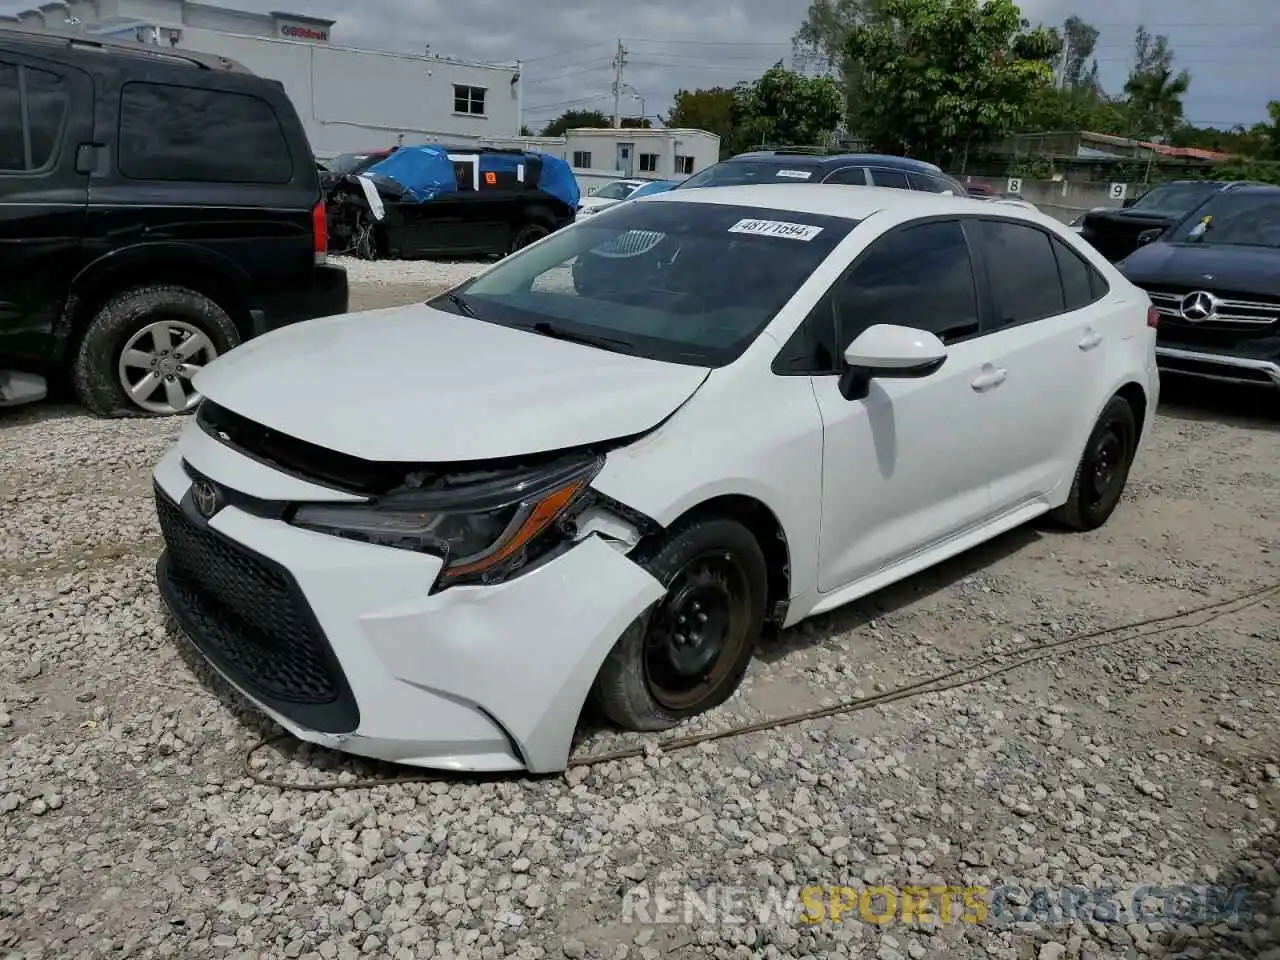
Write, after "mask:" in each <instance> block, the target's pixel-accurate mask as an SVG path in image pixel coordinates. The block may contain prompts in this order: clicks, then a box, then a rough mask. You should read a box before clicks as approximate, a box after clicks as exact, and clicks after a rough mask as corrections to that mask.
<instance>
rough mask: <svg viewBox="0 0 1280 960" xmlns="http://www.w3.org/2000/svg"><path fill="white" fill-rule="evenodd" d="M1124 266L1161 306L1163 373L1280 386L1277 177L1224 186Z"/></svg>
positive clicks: (1123, 270)
mask: <svg viewBox="0 0 1280 960" xmlns="http://www.w3.org/2000/svg"><path fill="white" fill-rule="evenodd" d="M1117 267H1118V268H1119V270H1120V272H1121V273H1123V274H1124V275H1125V276H1126V277H1128V278H1129V279H1130V280H1131V281H1133V282H1134V283H1136V284H1137V285H1138V286H1140V287H1142V288H1143V289H1144V290H1146V291H1147V295H1148V296H1149V297H1151V303H1152V305H1153V306H1154V307H1155V308H1156V310H1157V311H1158V312H1159V314H1160V321H1159V323H1160V325H1159V327H1158V328H1157V339H1156V362H1157V363H1158V364H1159V365H1160V370H1161V372H1162V373H1166V374H1177V375H1181V376H1191V377H1199V378H1202V379H1207V380H1218V381H1228V382H1234V383H1251V384H1258V385H1262V386H1269V387H1280V187H1267V186H1251V187H1244V186H1237V187H1234V188H1233V189H1231V190H1222V191H1219V192H1218V193H1216V194H1214V196H1213V198H1212V199H1211V200H1210V201H1209V202H1208V203H1206V204H1205V205H1204V206H1202V207H1200V208H1199V209H1198V210H1196V211H1194V212H1193V213H1191V214H1190V215H1189V216H1187V217H1186V218H1185V219H1183V220H1182V221H1181V222H1180V223H1178V224H1177V225H1176V226H1174V227H1173V228H1172V229H1171V230H1168V231H1166V232H1165V233H1164V235H1163V236H1161V237H1159V238H1157V239H1155V240H1153V241H1151V242H1149V243H1145V244H1143V246H1142V247H1141V249H1139V250H1136V251H1134V252H1133V253H1132V254H1130V255H1129V256H1128V257H1126V258H1125V259H1124V260H1122V261H1121V262H1120V263H1119V264H1117Z"/></svg>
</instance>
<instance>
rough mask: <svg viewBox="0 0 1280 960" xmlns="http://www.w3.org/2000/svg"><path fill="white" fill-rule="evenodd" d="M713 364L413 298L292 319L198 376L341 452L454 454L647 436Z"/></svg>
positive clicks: (470, 456)
mask: <svg viewBox="0 0 1280 960" xmlns="http://www.w3.org/2000/svg"><path fill="white" fill-rule="evenodd" d="M707 373H708V370H707V369H706V368H704V367H694V366H686V365H683V364H674V363H662V362H659V361H656V360H646V359H641V358H638V357H630V356H625V355H623V354H618V353H611V352H609V351H607V350H601V349H599V348H597V347H591V346H586V345H583V344H577V343H570V342H567V341H564V340H555V339H553V338H551V337H546V336H541V335H539V334H534V333H526V332H524V331H521V330H513V329H511V328H508V327H501V326H498V325H497V324H494V323H485V322H484V321H482V320H474V319H471V318H469V317H462V316H455V315H453V314H450V313H445V312H443V311H440V310H435V309H433V308H431V307H428V306H425V305H423V304H414V305H412V306H408V307H393V308H391V309H387V310H375V311H371V312H369V313H357V314H347V315H344V316H338V317H326V318H324V319H321V320H309V321H306V322H304V323H298V324H294V325H292V326H289V327H285V328H284V329H282V330H277V331H275V332H274V333H270V334H267V335H266V336H263V337H258V338H256V339H254V340H250V341H249V342H248V343H245V344H243V345H241V346H239V347H237V348H236V349H234V350H232V351H231V352H230V353H228V354H225V355H224V356H222V357H220V358H218V360H216V361H215V362H214V363H212V364H210V365H209V366H208V367H206V368H205V369H204V370H202V371H200V373H198V374H196V377H195V381H194V384H195V387H196V389H198V390H199V391H200V392H201V393H203V394H204V395H205V396H207V397H208V398H209V399H210V400H212V401H213V402H215V403H217V404H219V405H221V406H224V407H226V408H227V409H229V410H231V411H234V412H235V413H238V414H240V415H241V416H243V417H247V418H249V419H250V420H253V421H256V422H258V423H261V424H264V425H266V426H268V427H271V428H272V429H274V430H277V431H279V432H280V433H283V434H287V435H289V436H292V437H296V438H297V439H299V440H306V441H309V442H311V443H315V444H319V445H320V446H324V447H327V448H329V449H330V450H335V451H339V452H341V453H346V454H350V455H351V456H355V457H361V458H364V459H366V460H374V461H384V462H395V461H419V462H424V461H425V462H447V461H465V460H486V459H492V458H499V457H509V456H519V455H523V454H529V453H541V452H548V451H554V450H559V449H563V448H566V447H574V446H579V445H581V444H587V443H594V442H598V441H602V440H611V439H614V438H617V437H625V436H629V435H631V434H636V433H641V432H643V431H645V430H648V429H649V428H650V427H653V426H656V425H657V424H658V423H660V422H662V420H664V419H665V418H666V417H667V416H669V415H670V414H671V413H673V412H674V411H675V410H676V409H677V408H678V407H679V406H680V405H681V404H682V403H684V401H685V400H687V399H689V397H691V396H692V395H693V393H694V392H695V391H696V390H697V389H698V387H699V386H701V385H702V382H703V381H704V380H705V379H706V377H707Z"/></svg>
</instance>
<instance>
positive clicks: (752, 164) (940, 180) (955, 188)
mask: <svg viewBox="0 0 1280 960" xmlns="http://www.w3.org/2000/svg"><path fill="white" fill-rule="evenodd" d="M747 183H846V184H853V185H854V186H859V187H893V188H896V189H898V190H923V191H926V192H928V193H952V194H954V195H955V196H957V197H967V196H968V195H969V193H968V191H967V190H966V189H965V187H964V186H963V185H962V184H961V183H960V181H958V180H956V179H954V178H953V177H949V176H947V174H945V173H943V172H942V171H941V170H940V169H938V167H936V166H934V165H933V164H932V163H925V162H924V161H923V160H912V159H910V158H908V157H890V156H886V155H884V154H878V153H839V154H819V153H814V152H812V151H810V150H803V149H795V150H757V151H754V152H752V153H740V154H738V155H737V156H736V157H730V158H729V159H728V160H721V161H720V162H719V163H717V164H713V165H712V166H709V167H707V168H706V169H705V170H702V171H699V172H698V173H695V174H694V175H693V176H692V177H690V178H689V179H688V180H686V181H685V182H684V183H682V184H680V186H678V187H676V188H675V189H677V190H687V189H689V188H691V187H728V186H737V185H739V184H747Z"/></svg>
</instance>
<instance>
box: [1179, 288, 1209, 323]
mask: <svg viewBox="0 0 1280 960" xmlns="http://www.w3.org/2000/svg"><path fill="white" fill-rule="evenodd" d="M1217 310H1218V298H1217V297H1215V296H1214V295H1213V294H1212V293H1206V292H1205V291H1203V290H1197V291H1195V293H1188V294H1187V295H1186V296H1185V297H1183V298H1182V319H1184V320H1186V321H1187V322H1188V323H1200V322H1201V321H1202V320H1208V319H1210V318H1211V317H1212V316H1213V315H1214V314H1215V313H1216V312H1217Z"/></svg>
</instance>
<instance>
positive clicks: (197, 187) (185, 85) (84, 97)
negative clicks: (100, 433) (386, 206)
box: [0, 27, 347, 416]
mask: <svg viewBox="0 0 1280 960" xmlns="http://www.w3.org/2000/svg"><path fill="white" fill-rule="evenodd" d="M327 247H328V239H327V235H326V224H325V210H324V204H323V202H322V200H321V196H320V182H319V177H318V174H317V171H316V162H315V157H314V155H313V154H312V152H311V148H310V146H309V144H308V143H307V138H306V134H305V132H304V131H303V128H302V124H301V122H300V121H299V120H298V116H297V114H296V113H295V112H294V109H293V106H292V105H291V104H290V102H289V100H288V98H287V97H286V95H285V92H284V87H283V86H282V85H281V84H279V83H277V82H276V81H273V80H266V79H263V78H260V77H257V76H254V75H253V74H251V73H249V72H248V71H247V70H245V69H244V68H243V67H241V66H239V65H238V64H235V63H233V62H231V61H228V60H224V59H222V58H219V57H208V56H203V55H200V54H194V53H190V52H187V51H181V50H176V49H168V48H161V47H156V46H151V45H144V44H140V43H132V42H115V41H105V40H101V39H98V38H95V37H91V36H86V35H80V34H73V33H69V32H62V31H56V32H55V31H38V32H36V31H31V30H26V29H23V28H20V27H18V28H9V27H4V28H0V405H13V404H17V403H23V402H28V401H32V400H39V399H41V398H42V397H43V396H44V395H45V393H46V389H47V386H48V385H49V384H50V383H51V382H52V383H53V384H58V383H60V382H65V381H66V380H67V379H69V380H70V382H71V383H72V384H73V385H74V387H75V390H76V393H77V394H78V396H79V397H80V399H81V401H82V402H83V403H84V404H85V406H87V407H88V408H89V409H90V410H91V411H93V412H94V413H97V414H100V415H104V416H126V415H138V414H152V415H162V414H170V413H181V412H184V411H187V410H190V409H192V408H193V407H194V406H195V405H196V403H197V402H198V400H199V395H198V394H197V393H196V392H195V391H194V389H193V388H192V386H191V378H192V376H194V374H195V373H196V372H197V371H198V370H199V369H200V368H201V367H202V366H203V365H205V364H207V363H209V362H210V361H212V360H213V359H214V358H215V357H216V356H218V355H219V354H222V353H226V352H227V351H228V350H230V349H232V348H233V347H235V346H236V345H237V344H238V343H241V342H242V341H244V340H247V339H249V338H250V337H253V336H256V335H257V334H260V333H263V332H265V331H267V330H270V329H273V328H275V327H279V326H283V325H285V324H288V323H292V322H294V321H298V320H305V319H308V318H311V317H320V316H325V315H329V314H336V313H344V312H346V310H347V276H346V272H345V271H344V270H342V269H341V268H340V267H337V266H331V265H328V264H326V263H325V262H324V258H325V254H326V250H327Z"/></svg>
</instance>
